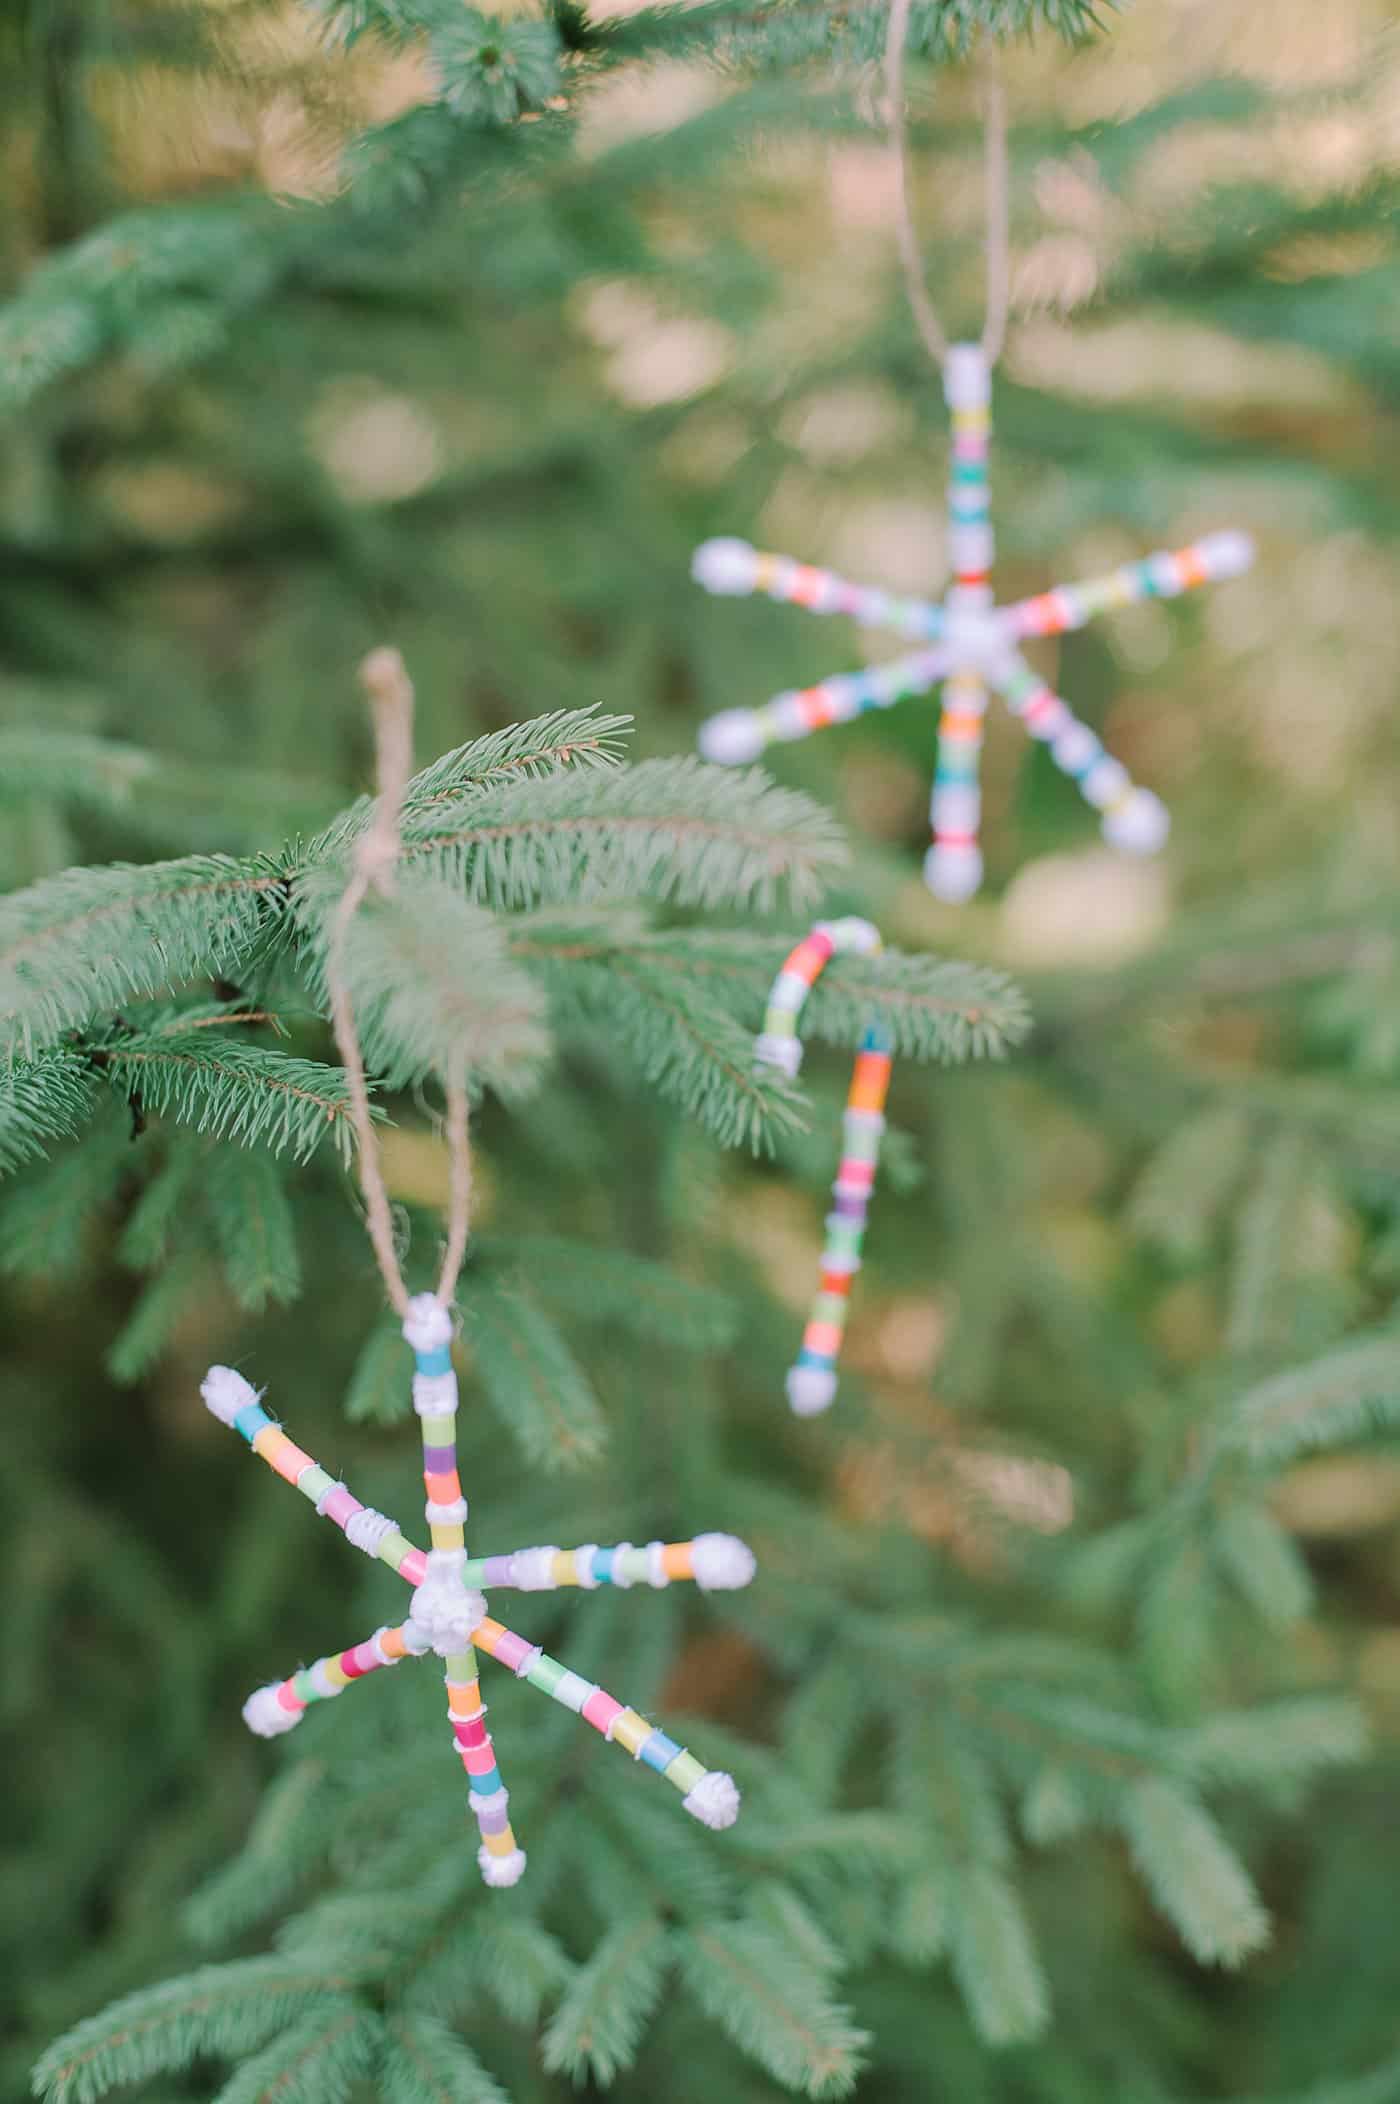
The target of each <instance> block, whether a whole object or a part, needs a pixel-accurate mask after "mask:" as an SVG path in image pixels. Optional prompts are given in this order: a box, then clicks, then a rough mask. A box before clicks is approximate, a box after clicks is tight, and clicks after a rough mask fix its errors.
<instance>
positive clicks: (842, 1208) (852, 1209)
mask: <svg viewBox="0 0 1400 2104" xmlns="http://www.w3.org/2000/svg"><path fill="white" fill-rule="evenodd" d="M865 1207H866V1201H865V1198H864V1197H863V1196H862V1197H860V1198H842V1197H841V1196H840V1194H839V1193H837V1194H835V1196H834V1199H833V1204H832V1211H833V1212H834V1213H835V1215H836V1217H837V1219H838V1220H863V1219H864V1218H865Z"/></svg>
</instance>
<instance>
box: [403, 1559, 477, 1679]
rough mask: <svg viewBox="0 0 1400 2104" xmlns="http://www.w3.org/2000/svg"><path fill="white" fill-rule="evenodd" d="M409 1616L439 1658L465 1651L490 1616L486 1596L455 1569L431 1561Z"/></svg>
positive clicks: (415, 1594)
mask: <svg viewBox="0 0 1400 2104" xmlns="http://www.w3.org/2000/svg"><path fill="white" fill-rule="evenodd" d="M408 1614H409V1620H410V1622H411V1623H412V1625H413V1628H414V1630H415V1631H416V1632H417V1634H418V1635H419V1636H422V1637H426V1638H427V1642H428V1649H429V1650H430V1651H435V1652H436V1653H437V1655H438V1657H439V1658H450V1657H451V1656H452V1654H453V1652H454V1651H465V1650H466V1648H467V1645H468V1644H469V1643H470V1642H471V1637H472V1631H473V1630H474V1629H475V1628H476V1626H477V1624H478V1623H479V1622H481V1621H483V1620H484V1619H485V1616H486V1596H485V1594H484V1593H477V1592H472V1591H471V1590H470V1589H469V1588H468V1587H467V1586H464V1585H463V1583H462V1581H461V1578H460V1577H459V1576H458V1575H457V1574H456V1573H454V1572H450V1571H435V1570H434V1569H433V1567H432V1565H431V1564H429V1566H428V1575H427V1577H426V1578H425V1579H424V1580H423V1583H422V1584H421V1585H420V1586H418V1587H416V1588H415V1590H414V1594H413V1597H412V1599H411V1600H410V1601H409V1603H408Z"/></svg>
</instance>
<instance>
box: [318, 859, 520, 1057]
mask: <svg viewBox="0 0 1400 2104" xmlns="http://www.w3.org/2000/svg"><path fill="white" fill-rule="evenodd" d="M342 889H343V885H342V882H341V880H340V878H339V875H338V874H336V873H334V872H329V871H327V872H321V871H317V872H315V873H314V874H311V875H308V876H307V877H305V878H303V880H302V882H301V883H300V884H299V885H298V887H297V897H296V907H295V911H296V918H297V922H298V925H299V927H300V928H301V929H302V931H303V934H308V933H309V934H310V935H311V937H312V943H313V945H314V947H312V948H311V949H310V953H309V954H305V953H304V958H305V962H306V965H307V968H308V971H309V975H310V978H311V982H312V990H313V994H314V996H315V998H316V1000H317V1002H318V1003H319V1005H320V1006H321V1007H322V1008H325V1007H326V1006H327V1003H328V995H327V990H326V983H325V958H326V940H327V936H328V932H329V923H330V918H331V916H332V914H333V913H334V911H335V909H336V906H337V904H338V902H339V897H340V893H341V891H342ZM341 968H342V971H343V973H344V978H345V984H346V988H347V990H348V992H349V994H350V998H351V1001H352V1003H353V1006H354V1011H355V1019H356V1024H357V1026H358V1029H359V1032H360V1041H361V1044H362V1046H363V1049H364V1055H365V1060H366V1062H367V1064H368V1066H369V1068H370V1069H371V1070H372V1071H377V1072H378V1073H379V1074H381V1075H382V1076H383V1078H384V1080H385V1081H386V1083H387V1084H388V1085H389V1086H390V1087H392V1088H405V1087H409V1086H411V1085H412V1084H413V1083H415V1082H419V1081H422V1080H424V1079H425V1078H426V1077H427V1076H428V1075H430V1074H433V1073H436V1074H438V1075H440V1076H446V1075H449V1074H451V1073H453V1072H455V1071H456V1070H457V1068H458V1066H459V1065H460V1066H461V1067H462V1068H463V1069H464V1070H465V1071H466V1072H467V1073H468V1074H470V1075H472V1076H473V1077H477V1078H480V1079H482V1080H486V1081H489V1082H490V1084H491V1085H492V1086H493V1087H494V1088H495V1089H496V1090H497V1091H498V1092H500V1093H504V1094H519V1093H521V1092H522V1091H523V1090H525V1089H526V1088H527V1087H528V1086H529V1084H530V1082H531V1081H532V1080H533V1079H534V1078H535V1076H536V1074H537V1073H538V1069H539V1066H540V1063H541V1062H542V1061H543V1059H544V1058H545V1057H546V1055H547V1053H548V1051H549V1037H548V1033H547V1031H546V1029H545V1025H544V1005H545V1004H544V996H543V994H542V992H541V990H540V989H539V987H538V986H536V985H535V984H534V983H533V982H532V981H531V980H530V978H529V977H528V976H527V975H526V974H525V973H524V972H523V971H522V970H521V969H520V967H519V966H518V965H517V964H516V963H515V962H514V961H513V960H512V959H511V957H510V955H509V954H508V950H507V937H506V930H505V927H504V926H503V924H502V923H501V922H500V921H498V920H496V919H495V917H494V916H493V915H492V914H490V913H487V912H484V911H483V910H482V909H481V908H480V907H478V906H471V905H468V903H467V902H466V901H465V900H464V899H463V898H462V897H461V896H460V895H459V894H458V893H457V892H456V891H454V890H449V889H448V887H447V885H446V884H445V883H444V882H443V881H442V880H441V879H440V878H438V877H437V876H435V875H433V874H432V873H431V872H429V871H426V870H417V871H410V872H409V873H408V874H407V875H405V876H404V877H402V878H401V879H400V880H399V881H398V882H397V883H396V884H395V886H394V889H393V890H392V892H390V893H389V894H388V895H387V896H386V895H383V894H379V893H374V894H371V896H370V897H369V898H367V899H366V900H365V902H364V904H363V905H362V906H361V908H360V910H359V912H358V913H357V914H356V915H355V917H354V919H353V920H352V921H351V923H350V926H349V928H348V929H347V931H346V936H345V942H344V946H343V954H342V963H341Z"/></svg>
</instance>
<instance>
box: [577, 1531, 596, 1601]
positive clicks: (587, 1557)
mask: <svg viewBox="0 0 1400 2104" xmlns="http://www.w3.org/2000/svg"><path fill="white" fill-rule="evenodd" d="M597 1553H598V1544H597V1542H596V1541H586V1542H585V1543H584V1544H583V1546H582V1548H579V1549H575V1550H574V1575H575V1577H576V1578H577V1579H578V1582H579V1584H580V1585H581V1586H582V1587H583V1589H584V1591H585V1592H586V1593H591V1592H593V1591H595V1590H596V1588H597V1584H598V1581H597V1579H596V1578H595V1577H594V1575H593V1559H594V1557H595V1556H596V1555H597Z"/></svg>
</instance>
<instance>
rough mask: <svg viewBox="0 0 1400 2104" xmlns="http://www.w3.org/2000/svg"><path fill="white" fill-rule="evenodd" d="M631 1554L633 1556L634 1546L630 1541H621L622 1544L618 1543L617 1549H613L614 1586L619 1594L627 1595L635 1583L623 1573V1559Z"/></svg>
mask: <svg viewBox="0 0 1400 2104" xmlns="http://www.w3.org/2000/svg"><path fill="white" fill-rule="evenodd" d="M631 1554H632V1544H631V1542H630V1541H620V1542H618V1543H617V1545H616V1547H615V1548H614V1549H613V1559H612V1582H613V1584H614V1586H615V1587H616V1589H617V1590H618V1592H620V1593H625V1592H626V1591H627V1589H628V1587H629V1586H630V1585H631V1584H632V1582H633V1581H632V1580H631V1579H630V1578H628V1577H626V1576H625V1575H624V1573H623V1568H622V1559H623V1557H624V1556H630V1555H631Z"/></svg>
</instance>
